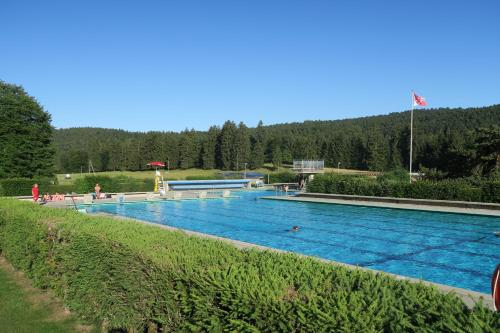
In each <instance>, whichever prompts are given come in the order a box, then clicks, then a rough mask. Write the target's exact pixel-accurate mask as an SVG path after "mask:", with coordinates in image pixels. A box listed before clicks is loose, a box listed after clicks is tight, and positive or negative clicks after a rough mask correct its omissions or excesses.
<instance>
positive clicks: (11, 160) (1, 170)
mask: <svg viewBox="0 0 500 333" xmlns="http://www.w3.org/2000/svg"><path fill="white" fill-rule="evenodd" d="M50 120H51V118H50V115H49V114H48V113H47V112H45V111H44V110H43V108H42V107H41V106H40V104H38V102H37V101H36V100H35V98H33V97H31V96H29V95H28V94H27V93H26V92H25V91H24V89H23V88H22V87H20V86H16V85H13V84H8V83H5V82H3V81H0V178H6V177H29V178H32V177H35V176H51V175H52V173H53V166H54V149H53V148H52V146H51V140H52V126H51V125H50Z"/></svg>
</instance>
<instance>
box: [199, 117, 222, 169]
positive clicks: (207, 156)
mask: <svg viewBox="0 0 500 333" xmlns="http://www.w3.org/2000/svg"><path fill="white" fill-rule="evenodd" d="M219 135H220V129H219V128H218V127H217V126H211V127H210V128H209V129H208V133H207V136H206V138H205V141H204V142H203V148H202V163H203V169H215V167H216V165H217V164H216V158H217V156H216V154H217V141H218V139H219Z"/></svg>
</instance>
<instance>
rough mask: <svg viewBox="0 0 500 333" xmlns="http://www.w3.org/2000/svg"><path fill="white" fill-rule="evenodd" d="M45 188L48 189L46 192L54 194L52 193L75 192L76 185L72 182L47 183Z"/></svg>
mask: <svg viewBox="0 0 500 333" xmlns="http://www.w3.org/2000/svg"><path fill="white" fill-rule="evenodd" d="M47 189H48V191H47V192H49V193H50V194H54V193H61V194H67V193H73V192H76V187H75V185H73V184H57V185H49V186H48V188H47ZM41 193H43V192H41Z"/></svg>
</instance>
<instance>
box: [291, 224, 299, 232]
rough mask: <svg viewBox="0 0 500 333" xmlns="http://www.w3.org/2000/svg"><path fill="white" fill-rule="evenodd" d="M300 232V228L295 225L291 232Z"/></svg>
mask: <svg viewBox="0 0 500 333" xmlns="http://www.w3.org/2000/svg"><path fill="white" fill-rule="evenodd" d="M299 230H300V227H299V226H298V225H294V226H293V228H292V229H291V230H290V231H293V232H297V231H299Z"/></svg>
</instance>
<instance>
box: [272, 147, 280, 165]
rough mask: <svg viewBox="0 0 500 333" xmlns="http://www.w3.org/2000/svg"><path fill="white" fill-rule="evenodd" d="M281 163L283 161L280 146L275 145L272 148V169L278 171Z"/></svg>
mask: <svg viewBox="0 0 500 333" xmlns="http://www.w3.org/2000/svg"><path fill="white" fill-rule="evenodd" d="M282 161H283V155H282V154H281V148H280V146H278V145H276V146H274V148H273V150H272V162H273V167H274V168H275V169H279V167H280V166H281V163H282Z"/></svg>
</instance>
